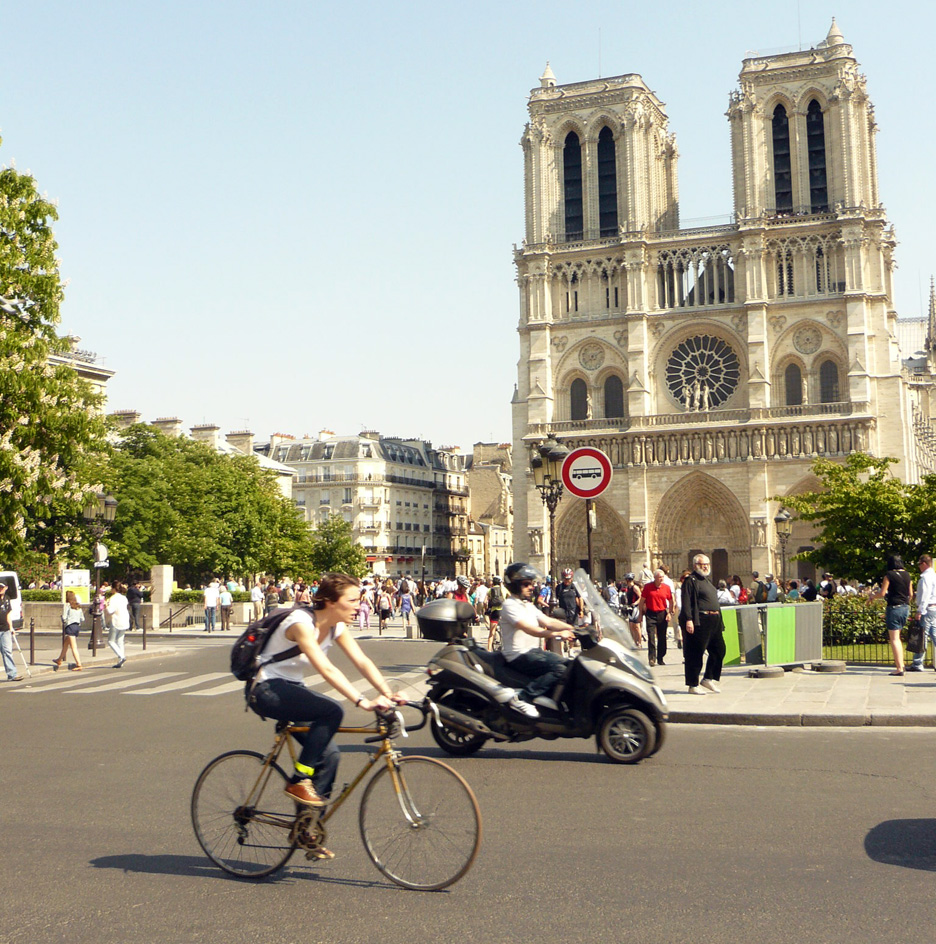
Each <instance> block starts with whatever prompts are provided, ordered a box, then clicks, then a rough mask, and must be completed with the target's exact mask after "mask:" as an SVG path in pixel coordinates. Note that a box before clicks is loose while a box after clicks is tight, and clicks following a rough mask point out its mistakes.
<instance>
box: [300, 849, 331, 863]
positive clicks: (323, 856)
mask: <svg viewBox="0 0 936 944" xmlns="http://www.w3.org/2000/svg"><path fill="white" fill-rule="evenodd" d="M306 858H307V859H319V860H322V861H327V860H328V859H334V858H335V853H334V852H332V851H331V849H326V848H325V847H324V846H314V847H313V848H311V849H309V851H308V852H306Z"/></svg>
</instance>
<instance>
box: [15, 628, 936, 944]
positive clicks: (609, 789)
mask: <svg viewBox="0 0 936 944" xmlns="http://www.w3.org/2000/svg"><path fill="white" fill-rule="evenodd" d="M365 645H366V647H367V649H368V651H369V652H370V653H371V654H372V656H374V658H375V659H376V660H377V661H378V662H379V663H381V664H383V665H396V666H399V668H398V670H397V671H398V673H399V674H402V675H408V674H409V673H415V672H416V670H417V669H418V668H419V665H420V663H421V662H423V661H424V660H425V658H426V656H427V654H428V653H431V652H432V651H434V650H435V648H437V647H436V646H435V645H434V644H432V643H412V642H410V643H406V642H383V641H378V642H373V643H367V644H365ZM226 657H227V651H226V648H217V647H215V646H212V647H210V648H206V649H202V650H193V651H190V652H187V653H184V654H181V655H177V656H172V657H166V658H157V659H151V660H147V661H145V662H143V661H139V662H138V663H137V665H136V666H134V665H132V664H131V663H128V665H127V666H126V668H125V669H123V670H120V672H116V671H113V670H104V669H102V670H96V671H95V672H93V673H92V672H85V673H82V676H76V675H75V674H74V673H72V674H71V675H70V676H64V675H63V673H59V675H58V676H56V677H55V678H54V679H44V680H42V681H40V682H37V683H35V684H34V685H32V686H29V687H25V686H16V687H15V688H14V687H13V686H3V687H2V689H0V712H2V717H3V725H2V732H3V733H2V738H0V757H2V766H0V788H2V796H3V800H2V802H0V844H2V850H3V854H2V856H0V878H2V885H0V888H2V889H3V904H2V909H0V914H2V919H0V942H3V944H7V942H9V944H20V942H23V944H26V942H28V944H45V942H59V941H61V942H69V944H83V942H94V944H111V942H114V944H117V942H119V944H134V942H147V944H152V942H169V944H176V942H178V944H195V942H206V944H214V942H224V944H239V942H259V944H267V942H269V944H274V942H275V944H290V942H297V944H298V942H303V944H314V942H320V941H321V942H329V944H350V942H362V944H378V942H380V944H384V942H390V944H397V942H399V941H403V942H406V944H409V942H423V941H433V942H436V941H459V942H475V941H477V942H481V941H484V942H515V941H516V942H547V944H551V942H567V941H575V942H602V944H604V942H622V941H634V942H641V944H653V942H667V944H678V942H683V941H685V942H689V941H692V942H706V944H721V942H732V944H734V942H737V941H744V942H746V944H760V942H776V941H778V940H786V941H795V942H810V944H812V942H822V944H825V942H839V941H842V942H846V941H847V942H850V944H856V942H887V944H898V942H899V944H914V942H917V941H919V942H926V944H930V942H932V941H933V939H934V932H933V929H932V925H931V920H930V913H929V910H928V906H929V904H930V901H931V897H932V890H933V884H934V876H933V874H932V873H933V871H934V870H936V818H934V810H936V802H934V794H936V787H934V783H936V752H934V750H933V748H934V741H936V733H933V732H931V731H929V730H913V729H911V730H904V729H893V728H889V729H828V730H827V729H809V728H806V729H804V728H795V729H777V728H769V729H767V728H764V729H759V728H732V727H721V726H719V727H706V726H685V727H680V726H672V727H671V728H670V735H669V739H668V741H667V743H666V745H665V746H664V748H663V750H662V751H661V752H660V753H659V754H658V755H656V756H655V757H654V758H652V759H651V760H649V761H645V762H644V763H642V764H640V765H638V766H636V767H619V766H615V765H612V764H610V763H607V762H606V761H604V760H603V759H602V758H601V757H600V756H599V755H597V754H596V753H595V751H594V745H593V742H584V741H571V742H543V741H533V742H528V744H526V745H522V744H521V745H515V746H512V747H507V748H504V747H501V748H491V749H486V750H484V751H482V752H481V753H480V754H479V755H477V756H476V757H473V758H468V759H463V760H457V759H456V760H454V761H452V764H453V766H455V767H456V769H458V770H459V771H460V772H461V773H462V774H463V775H464V776H465V777H466V778H467V779H468V781H469V782H470V783H471V785H472V786H473V787H474V789H475V792H476V793H477V796H478V799H479V802H480V804H481V809H482V814H483V817H484V841H483V844H482V847H481V852H480V855H479V857H478V860H477V862H476V864H475V866H474V868H473V869H472V870H471V871H470V872H469V873H468V875H467V876H466V877H465V878H464V879H462V880H461V881H460V882H459V883H458V884H456V885H454V886H453V887H452V888H451V889H449V890H448V891H445V892H441V893H417V892H407V891H404V890H402V889H399V888H397V887H395V886H393V885H392V884H390V883H389V882H387V881H386V880H384V879H383V878H382V876H381V875H380V874H379V873H378V872H377V871H376V870H375V869H374V868H373V866H372V865H371V864H370V862H369V861H368V860H367V858H366V856H365V854H364V851H363V849H362V847H361V842H360V839H359V837H358V833H357V821H356V805H357V801H356V799H355V798H352V801H351V804H352V808H351V809H345V810H342V811H341V812H340V813H339V814H338V816H336V818H335V820H334V821H333V823H334V825H333V828H332V830H331V831H330V835H329V846H330V847H331V848H333V849H334V850H335V851H336V852H337V853H338V858H337V859H336V860H335V861H334V862H331V863H328V864H327V865H316V866H311V865H310V864H308V863H306V861H305V860H304V859H303V858H302V857H301V855H298V856H296V857H295V858H294V860H293V861H292V862H291V863H290V864H289V866H288V867H287V869H286V870H285V871H284V872H283V873H282V874H281V877H279V878H278V879H273V880H267V881H263V882H259V883H253V882H245V881H240V880H237V879H233V878H230V877H228V876H226V875H225V874H224V873H222V872H220V871H219V870H218V869H216V868H215V867H214V866H213V865H212V864H211V863H210V862H209V861H208V860H207V859H206V858H205V857H204V855H203V854H202V853H201V850H200V848H199V847H198V845H197V843H196V841H195V838H194V835H193V833H192V828H191V825H190V822H189V812H188V803H189V797H190V793H191V788H192V785H193V783H194V781H195V778H196V776H197V775H198V773H199V771H200V770H201V769H202V767H203V766H204V765H205V763H206V762H207V761H208V760H210V759H211V758H212V757H214V756H215V755H217V754H219V753H221V752H223V751H226V750H231V749H233V748H238V747H245V748H250V749H256V750H263V749H265V748H266V747H267V746H268V744H269V742H270V741H271V739H272V724H270V723H267V724H263V723H261V722H260V720H259V719H258V718H256V717H255V716H254V715H253V714H245V713H244V711H243V701H242V699H241V698H240V697H239V696H238V695H237V694H236V693H231V692H228V693H226V694H225V693H221V694H215V695H209V696H208V697H198V696H197V693H198V692H210V691H212V690H213V689H217V688H219V687H221V686H223V684H224V683H225V681H226V680H225V678H224V677H223V672H224V671H225V668H226V666H225V661H226ZM128 670H133V671H135V672H136V673H138V674H137V675H133V676H131V675H127V676H121V673H126V672H128ZM90 676H93V677H94V681H88V680H87V678H88V677H90ZM157 676H158V677H157ZM411 677H414V676H411ZM112 679H113V680H114V682H115V683H119V684H120V686H121V687H117V688H111V689H110V690H107V691H100V692H98V693H94V692H92V691H91V689H95V688H99V687H100V686H101V685H102V684H110V683H111V680H112ZM79 680H80V683H81V684H77V683H78V682H79ZM134 680H135V681H134ZM53 685H54V686H56V687H55V688H52V687H47V686H53ZM85 690H87V691H85ZM131 693H135V694H136V695H137V696H138V697H131ZM361 716H362V715H361ZM352 717H358V715H356V714H355V715H351V714H349V720H350V718H352ZM346 740H347V741H348V749H347V751H346V754H345V758H344V760H343V763H342V771H340V772H339V782H341V781H342V778H343V777H344V778H347V777H349V776H350V774H352V773H353V772H354V771H355V770H356V769H357V767H358V766H359V760H360V758H361V750H362V747H361V745H360V743H359V742H358V741H355V739H353V738H348V739H346ZM402 743H403V744H404V745H405V748H406V750H407V751H415V750H419V751H420V752H424V753H427V754H430V755H433V756H442V755H441V754H440V752H438V751H437V750H436V748H435V747H434V744H433V742H432V741H431V738H429V737H428V736H427V735H425V733H421V734H417V735H414V736H413V737H412V738H411V739H410V741H408V742H402Z"/></svg>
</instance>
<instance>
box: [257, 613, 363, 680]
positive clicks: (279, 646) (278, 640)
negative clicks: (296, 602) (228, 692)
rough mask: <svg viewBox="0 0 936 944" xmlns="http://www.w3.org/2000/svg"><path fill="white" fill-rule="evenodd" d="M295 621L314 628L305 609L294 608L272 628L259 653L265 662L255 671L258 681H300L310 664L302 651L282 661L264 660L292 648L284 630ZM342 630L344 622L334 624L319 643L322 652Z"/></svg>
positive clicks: (325, 650) (327, 648)
mask: <svg viewBox="0 0 936 944" xmlns="http://www.w3.org/2000/svg"><path fill="white" fill-rule="evenodd" d="M296 623H305V624H306V625H307V626H308V627H309V628H310V629H314V628H315V623H314V622H313V620H312V617H311V616H310V615H309V613H308V612H307V611H305V610H295V611H294V612H292V613H290V614H289V616H287V617H286V619H284V620H283V622H282V623H280V624H279V626H277V627H276V629H274V630H273V635H272V636H270V638H269V640H267V644H266V646H265V647H264V649H263V652H262V654H261V655H260V658H261V660H263V661H264V662H265V663H266V664H264V665H263V666H261V668H260V671H259V672H258V673H257V681H258V682H263V681H265V680H266V679H274V678H281V679H286V681H288V682H301V681H302V679H303V676H304V675H305V673H306V670H307V669H309V668H310V666H311V664H312V663H311V662H309V659H308V657H307V656H306V654H305V653H304V652H300V653H299V655H297V656H293V657H292V658H291V659H283V661H282V662H266V660H267V659H270V658H272V657H273V656H275V655H277V654H279V653H280V652H285V651H286V650H287V649H292V647H293V646H295V645H296V644H295V643H294V642H293V641H292V640H291V639H287V638H286V630H287V629H289V627H290V626H294V625H295V624H296ZM344 630H345V624H344V623H338V624H336V626H335V628H334V629H333V630H332V631H331V632H330V633H329V634H328V635H327V636H326V637H325V638H324V639H323V640H322V641H321V642H320V643H319V648H320V649H321V650H322V652H327V651H328V650H329V649H330V648H331V646H332V643H333V642H334V641H335V640H336V639H337V638H338V637H339V636H340V635H341V634H342V633H343V632H344Z"/></svg>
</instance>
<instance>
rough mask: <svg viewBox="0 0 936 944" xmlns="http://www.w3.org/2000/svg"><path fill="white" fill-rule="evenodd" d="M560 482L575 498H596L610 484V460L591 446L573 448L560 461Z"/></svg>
mask: <svg viewBox="0 0 936 944" xmlns="http://www.w3.org/2000/svg"><path fill="white" fill-rule="evenodd" d="M562 484H563V485H564V486H565V487H566V488H567V489H568V490H569V491H570V492H571V493H572V494H573V495H575V496H576V497H577V498H596V497H597V496H598V495H600V494H601V493H602V492H603V491H604V490H605V489H606V488H607V487H608V486H609V485H610V484H611V460H610V459H609V458H608V457H607V456H606V455H605V454H604V453H603V452H602V451H601V450H600V449H593V448H592V447H591V446H582V447H581V448H580V449H573V450H572V451H571V452H570V453H569V454H568V455H567V456H566V457H565V459H564V460H563V462H562Z"/></svg>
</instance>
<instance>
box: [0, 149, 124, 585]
mask: <svg viewBox="0 0 936 944" xmlns="http://www.w3.org/2000/svg"><path fill="white" fill-rule="evenodd" d="M57 218H58V212H57V210H56V208H55V206H54V205H53V204H52V203H51V202H49V200H47V199H46V198H45V197H43V196H40V194H39V192H38V191H37V189H36V182H35V180H34V179H33V178H32V177H31V176H29V175H27V174H20V173H18V172H17V171H16V170H15V169H14V168H12V167H4V168H0V521H3V528H2V529H0V558H2V559H3V560H4V561H5V562H7V563H8V564H9V563H13V564H18V563H19V564H20V565H21V566H23V567H24V569H25V568H26V566H31V565H35V564H37V563H38V562H39V560H40V559H41V558H45V559H48V558H50V557H51V556H52V554H53V553H54V552H55V549H56V547H57V546H58V545H61V544H62V543H68V542H69V540H72V539H74V537H75V530H74V524H75V521H76V520H79V519H80V512H81V508H82V506H83V505H84V504H85V502H86V499H87V498H88V496H89V493H90V492H91V491H92V490H93V487H94V486H93V483H94V482H95V475H96V471H95V470H96V468H97V466H98V465H99V463H100V459H101V454H102V453H103V452H104V451H105V449H106V440H105V436H106V424H105V421H104V419H103V417H102V416H101V415H100V413H99V410H100V406H101V398H100V396H98V395H96V394H95V393H94V391H93V389H92V387H91V385H90V384H89V383H88V382H87V381H85V380H84V379H82V378H81V377H79V375H78V374H77V373H76V371H75V370H74V369H73V368H72V367H71V366H70V365H69V364H67V363H63V362H62V361H61V360H58V359H56V355H59V357H61V356H63V355H67V354H68V353H69V351H70V342H69V340H68V339H66V338H61V337H59V335H58V334H57V331H56V326H57V325H58V323H59V318H60V316H59V306H60V305H61V303H62V299H63V296H64V292H63V287H62V281H61V276H60V273H59V263H58V259H57V258H56V255H55V253H56V249H57V245H56V242H55V237H54V234H53V232H52V223H53V221H54V220H56V219H57Z"/></svg>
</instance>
